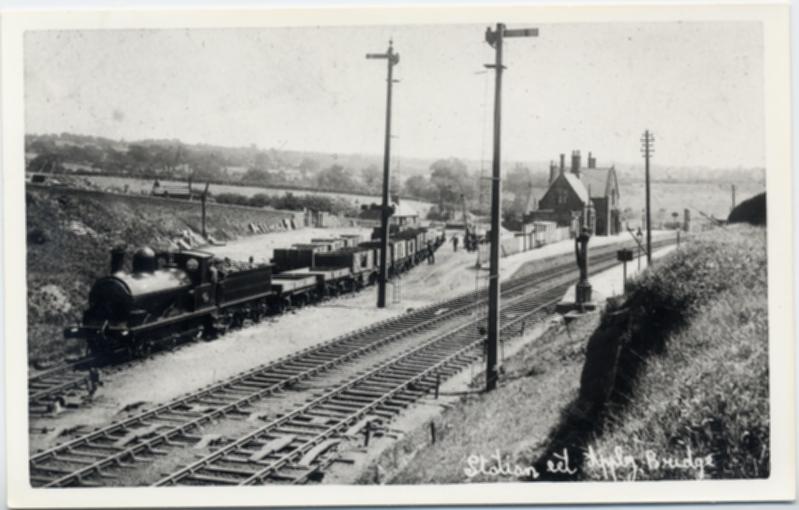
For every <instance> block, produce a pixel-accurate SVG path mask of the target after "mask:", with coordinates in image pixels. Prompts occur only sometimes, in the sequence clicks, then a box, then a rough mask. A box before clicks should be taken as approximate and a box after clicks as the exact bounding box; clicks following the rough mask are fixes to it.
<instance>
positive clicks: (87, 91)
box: [25, 23, 765, 167]
mask: <svg viewBox="0 0 799 510" xmlns="http://www.w3.org/2000/svg"><path fill="white" fill-rule="evenodd" d="M513 27H514V25H510V28H513ZM539 29H540V36H539V37H538V38H535V39H509V40H507V41H506V46H505V48H506V52H505V57H506V59H505V63H506V65H507V66H508V69H507V72H506V73H505V75H504V86H503V105H504V117H503V154H504V157H505V158H506V159H508V160H549V159H553V158H556V157H557V154H558V153H560V152H566V153H568V152H569V151H571V149H573V148H576V149H581V150H582V151H583V153H586V152H587V151H589V150H590V151H593V153H594V154H595V155H596V156H597V158H598V160H599V163H600V164H603V163H610V162H617V163H622V162H636V161H639V159H640V156H639V141H638V140H639V138H640V135H641V132H642V131H643V130H644V129H645V128H649V129H651V130H652V131H654V132H655V135H656V138H657V142H656V150H657V154H656V158H657V160H658V161H657V162H658V163H660V164H672V165H680V166H682V165H689V166H693V165H706V166H710V167H737V166H763V165H764V146H765V140H764V110H763V99H764V98H763V43H762V31H761V27H760V25H759V24H757V23H656V24H653V23H650V24H624V23H617V24H585V25H579V24H566V25H539ZM484 31H485V26H484V25H479V26H477V25H470V26H462V25H461V26H430V25H427V26H400V27H358V28H348V27H341V28H330V27H324V28H285V29H275V28H269V29H218V30H207V29H203V30H197V29H192V30H136V31H132V30H126V31H122V30H113V31H112V30H96V31H69V32H66V31H58V32H53V31H51V32H28V33H27V34H26V39H25V63H26V68H25V87H26V89H25V90H26V107H27V110H26V131H27V132H28V133H60V132H73V133H81V134H92V135H101V136H106V137H109V138H115V139H117V138H124V139H126V140H135V139H143V138H178V139H181V140H183V141H186V142H189V143H194V142H205V143H211V144H219V145H229V146H241V145H250V144H256V145H258V146H259V147H262V148H271V147H274V148H284V149H297V150H315V151H323V152H332V153H370V154H380V153H382V137H383V122H384V106H385V61H375V60H366V59H365V58H364V54H365V53H367V52H382V51H385V49H386V47H387V43H388V40H389V38H393V39H394V46H395V49H396V51H398V52H399V53H400V55H401V60H400V63H399V65H398V66H397V67H396V68H395V73H396V77H397V78H398V79H399V80H401V81H400V83H398V84H397V85H396V86H395V89H394V90H395V100H394V105H395V119H394V133H395V135H396V136H397V137H398V138H397V139H396V140H395V141H394V152H395V153H396V154H398V155H399V156H404V157H448V156H455V157H462V158H469V159H481V158H484V157H485V158H490V156H491V109H492V101H493V74H492V73H487V72H485V70H484V68H483V64H484V63H487V62H491V61H493V50H492V49H491V47H489V46H488V45H487V44H486V43H485V42H484Z"/></svg>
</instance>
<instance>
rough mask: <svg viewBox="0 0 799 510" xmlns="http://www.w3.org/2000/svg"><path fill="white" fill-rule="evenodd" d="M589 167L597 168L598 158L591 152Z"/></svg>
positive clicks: (589, 154)
mask: <svg viewBox="0 0 799 510" xmlns="http://www.w3.org/2000/svg"><path fill="white" fill-rule="evenodd" d="M588 168H596V158H595V157H594V156H593V155H592V154H591V153H590V152H589V153H588Z"/></svg>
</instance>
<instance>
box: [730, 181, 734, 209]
mask: <svg viewBox="0 0 799 510" xmlns="http://www.w3.org/2000/svg"><path fill="white" fill-rule="evenodd" d="M733 209H735V184H733V185H732V209H730V211H732V210H733Z"/></svg>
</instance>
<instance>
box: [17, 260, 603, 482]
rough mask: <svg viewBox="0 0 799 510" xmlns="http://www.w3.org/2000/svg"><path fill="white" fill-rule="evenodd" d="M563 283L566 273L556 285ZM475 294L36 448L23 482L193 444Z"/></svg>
mask: <svg viewBox="0 0 799 510" xmlns="http://www.w3.org/2000/svg"><path fill="white" fill-rule="evenodd" d="M612 255H615V252H613V253H610V252H608V253H603V254H600V255H594V256H593V262H594V265H593V269H594V271H601V270H603V269H605V268H606V267H609V266H611V265H613V264H614V262H613V257H612ZM567 266H568V270H567V269H566V267H567ZM573 273H574V269H573V266H571V264H564V265H563V267H559V268H554V269H549V270H547V271H546V272H545V273H544V274H543V275H542V274H533V275H528V276H525V277H522V278H519V279H516V280H511V281H509V282H505V283H503V299H505V300H508V299H513V298H515V297H518V296H524V295H525V293H527V292H528V291H529V289H530V288H531V287H535V286H536V285H542V284H544V283H547V282H551V281H553V280H555V279H557V278H564V277H566V276H568V275H570V274H573ZM570 283H571V280H569V281H568V282H566V283H564V284H562V285H568V284H570ZM559 288H560V287H559ZM475 297H476V294H475V293H474V292H472V293H467V294H465V295H462V296H459V297H457V298H454V299H452V300H448V301H444V302H441V303H437V304H434V305H430V306H427V307H424V308H421V309H418V310H416V311H414V312H412V313H410V314H406V315H403V316H399V317H396V318H393V319H389V320H385V321H382V322H380V323H377V324H375V325H372V326H370V327H368V328H363V329H361V330H357V331H355V332H352V333H350V334H348V335H344V336H341V337H338V338H334V339H332V340H329V341H327V342H324V343H323V344H320V345H318V346H315V347H311V348H307V349H304V350H302V351H299V352H297V353H295V354H293V355H291V356H288V357H284V358H281V359H278V360H276V361H274V362H272V363H269V364H267V365H263V366H261V367H257V368H255V369H252V370H249V371H247V372H244V373H242V374H239V375H237V376H234V377H232V378H230V379H227V380H223V381H221V382H219V383H215V384H213V385H210V386H207V387H204V388H201V389H200V390H198V391H196V392H193V393H190V394H187V395H184V396H182V397H179V398H177V399H174V400H172V401H170V402H168V403H166V404H163V405H160V406H158V407H156V408H154V409H151V410H146V411H144V412H141V413H139V414H137V415H135V416H132V417H129V418H126V419H123V420H121V421H119V422H116V423H112V424H111V425H109V426H106V427H103V428H101V429H99V430H97V431H95V432H92V433H89V434H87V435H84V436H81V437H78V438H76V439H73V440H71V441H68V442H66V443H64V444H61V445H58V446H56V447H54V448H51V449H49V450H47V451H45V452H42V453H39V454H36V455H34V456H32V457H31V460H30V464H29V467H30V474H31V482H32V484H33V485H34V486H47V487H57V486H85V485H98V483H97V482H96V481H95V480H96V478H102V477H103V476H109V475H108V474H107V473H106V471H108V470H110V469H116V468H118V467H125V466H127V465H129V464H130V463H136V462H139V461H141V460H147V459H148V458H152V456H153V455H158V454H159V453H164V452H162V451H160V450H159V449H158V448H159V447H164V446H163V445H166V446H167V447H168V446H185V445H190V444H195V443H196V442H197V441H198V440H199V439H200V437H198V436H197V435H196V434H197V432H198V431H199V430H200V427H202V426H203V425H205V424H207V423H209V422H212V421H214V420H217V419H219V418H222V417H225V416H231V415H243V414H247V407H248V406H249V405H251V404H252V403H254V402H256V401H258V400H261V399H264V398H265V397H268V396H271V395H274V394H275V393H277V392H280V391H282V390H284V389H286V388H289V387H291V386H292V385H294V384H296V383H298V382H301V381H304V380H307V379H309V378H311V377H314V376H316V375H319V374H321V373H324V372H325V371H329V370H330V369H332V368H334V367H337V366H341V365H342V364H345V363H347V362H350V361H352V360H355V359H357V358H359V357H362V356H364V355H365V354H367V353H369V352H372V351H374V350H376V349H378V348H380V347H381V346H384V345H386V344H389V343H391V342H395V341H397V340H399V339H402V338H405V337H407V336H408V335H412V334H416V333H420V332H423V331H432V330H434V329H435V328H436V327H437V326H439V325H440V324H442V322H444V321H446V320H449V319H453V318H458V317H460V316H462V315H465V314H469V313H471V312H472V311H473V309H474V308H475V307H476V306H479V305H481V304H482V303H484V301H481V300H475ZM506 311H507V309H506ZM514 320H515V319H514ZM470 323H471V321H470Z"/></svg>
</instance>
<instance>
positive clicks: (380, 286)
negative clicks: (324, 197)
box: [366, 41, 399, 308]
mask: <svg viewBox="0 0 799 510" xmlns="http://www.w3.org/2000/svg"><path fill="white" fill-rule="evenodd" d="M366 58H368V59H384V60H386V62H387V65H388V78H387V79H386V138H385V145H384V149H383V200H382V205H381V207H380V274H379V276H378V278H377V307H378V308H385V307H386V280H387V279H388V269H387V258H386V253H387V252H388V220H389V217H390V216H391V213H392V211H391V210H390V208H389V205H388V192H389V189H388V187H389V181H390V177H389V162H390V160H391V88H392V85H393V84H394V72H393V71H394V66H395V65H397V64H398V63H399V53H395V52H394V42H393V41H389V42H388V51H386V52H385V53H367V54H366Z"/></svg>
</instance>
